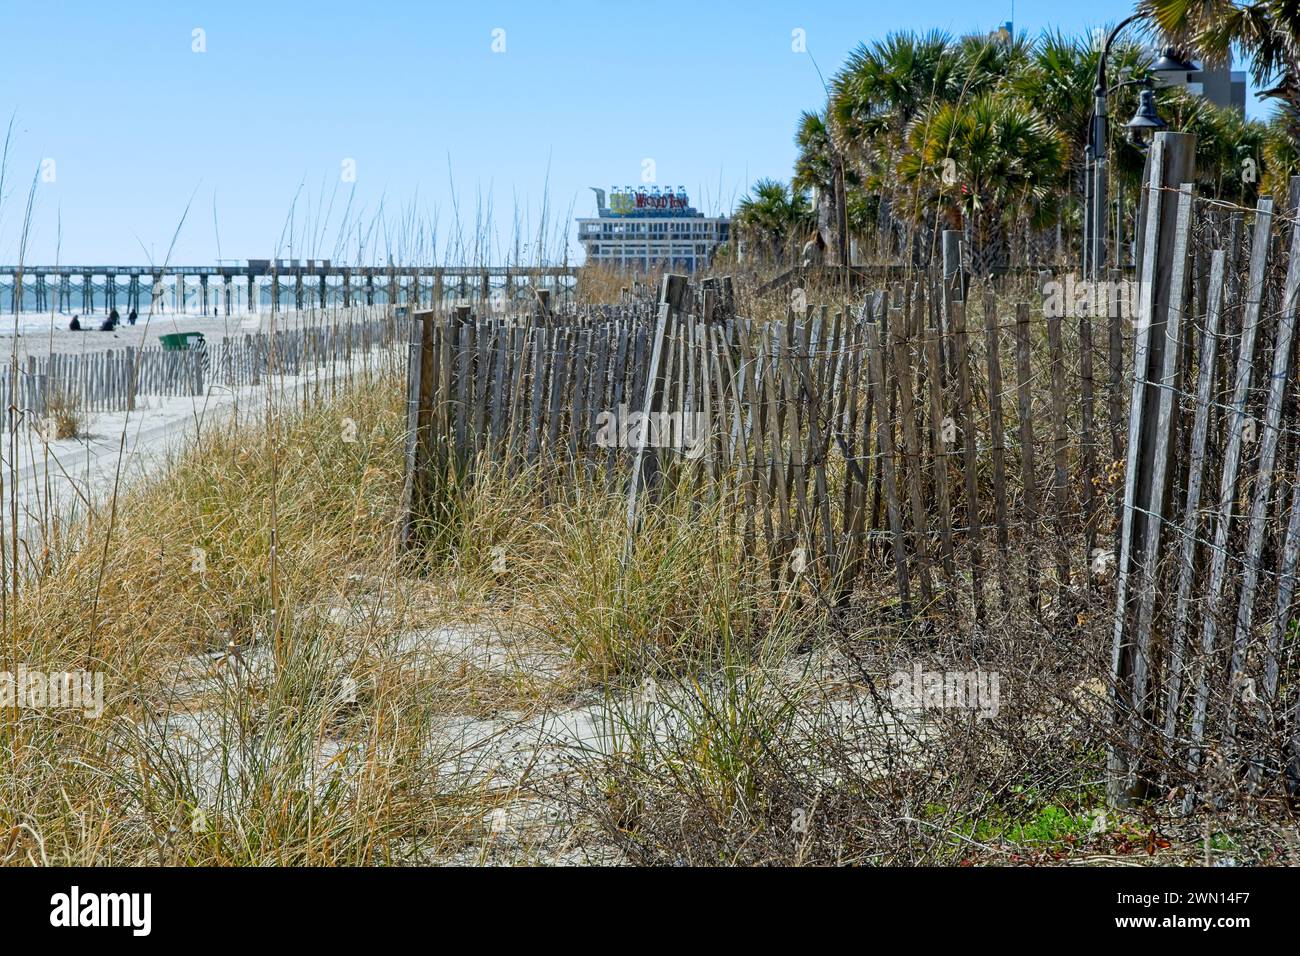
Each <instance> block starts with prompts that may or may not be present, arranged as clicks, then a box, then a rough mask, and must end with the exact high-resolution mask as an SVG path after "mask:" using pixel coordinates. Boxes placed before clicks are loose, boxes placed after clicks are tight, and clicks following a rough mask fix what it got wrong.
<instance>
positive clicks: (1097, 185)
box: [1083, 13, 1192, 281]
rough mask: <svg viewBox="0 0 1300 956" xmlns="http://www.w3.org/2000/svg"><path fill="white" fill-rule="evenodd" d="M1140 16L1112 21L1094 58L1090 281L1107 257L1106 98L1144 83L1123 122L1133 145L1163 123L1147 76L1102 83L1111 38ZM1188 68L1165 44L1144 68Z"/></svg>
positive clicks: (1086, 258) (1086, 234) (1086, 228)
mask: <svg viewBox="0 0 1300 956" xmlns="http://www.w3.org/2000/svg"><path fill="white" fill-rule="evenodd" d="M1141 16H1142V15H1141V14H1138V13H1135V14H1133V15H1132V16H1129V17H1126V18H1125V19H1123V20H1121V21H1120V22H1119V23H1118V24H1116V25H1115V27H1114V29H1112V30H1111V31H1110V33H1109V34H1108V35H1107V36H1106V40H1105V42H1104V43H1103V44H1102V48H1101V55H1100V57H1098V59H1097V82H1096V85H1095V86H1094V87H1093V111H1092V125H1091V129H1090V131H1089V137H1088V147H1087V152H1086V154H1085V160H1086V164H1087V165H1086V170H1087V171H1086V175H1085V186H1084V209H1083V214H1084V215H1083V272H1084V275H1085V276H1087V277H1088V278H1089V279H1092V280H1094V281H1095V280H1099V279H1101V278H1102V269H1103V268H1104V267H1105V265H1106V260H1107V231H1108V230H1107V225H1106V220H1107V216H1106V209H1107V205H1108V203H1109V192H1110V170H1109V164H1108V161H1107V158H1106V136H1107V132H1108V127H1107V100H1108V98H1109V96H1110V94H1111V93H1112V92H1113V91H1114V90H1115V89H1119V87H1121V86H1126V85H1128V84H1129V83H1135V82H1141V83H1142V84H1143V85H1144V86H1145V87H1146V89H1144V90H1143V91H1142V94H1141V96H1140V97H1139V99H1138V108H1137V112H1136V113H1135V114H1134V116H1133V118H1132V119H1131V120H1129V121H1128V123H1126V124H1125V129H1127V130H1128V132H1129V137H1130V139H1131V140H1132V141H1133V142H1134V143H1135V144H1136V145H1142V144H1143V143H1145V142H1147V141H1149V139H1150V137H1151V136H1152V135H1153V134H1154V133H1155V132H1156V131H1157V130H1160V129H1164V127H1165V125H1166V124H1165V122H1164V120H1162V119H1161V118H1160V115H1159V113H1157V112H1156V105H1155V94H1154V92H1153V91H1152V88H1151V81H1150V80H1149V79H1144V80H1141V81H1134V80H1128V81H1125V82H1124V83H1120V84H1118V85H1116V86H1115V87H1113V88H1112V87H1110V86H1108V85H1107V83H1106V61H1107V59H1108V58H1109V57H1110V48H1111V46H1112V44H1114V42H1115V38H1116V37H1117V36H1119V34H1120V32H1121V31H1122V30H1124V29H1125V28H1126V27H1128V26H1129V25H1130V24H1132V23H1133V22H1134V21H1136V20H1138V19H1140V18H1141ZM1191 69H1192V67H1191V66H1190V65H1188V64H1187V63H1184V62H1182V61H1181V60H1179V59H1178V58H1177V57H1176V56H1175V55H1174V50H1173V49H1172V48H1170V47H1166V48H1165V50H1164V52H1163V53H1162V55H1161V56H1160V58H1159V59H1157V60H1156V61H1155V62H1154V63H1152V64H1151V66H1149V67H1148V68H1147V71H1146V72H1147V73H1148V74H1156V75H1161V74H1164V75H1169V74H1172V73H1187V72H1189V71H1190V70H1191Z"/></svg>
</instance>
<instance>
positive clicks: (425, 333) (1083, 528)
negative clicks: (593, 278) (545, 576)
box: [407, 276, 1124, 620]
mask: <svg viewBox="0 0 1300 956" xmlns="http://www.w3.org/2000/svg"><path fill="white" fill-rule="evenodd" d="M416 319H417V321H416V324H415V326H414V328H413V336H414V338H413V340H412V344H411V359H410V362H411V376H410V388H411V391H410V395H409V416H410V424H411V431H410V446H409V447H408V465H409V469H408V471H409V475H410V479H411V480H410V481H409V482H408V494H409V496H410V511H409V514H410V518H411V520H410V521H408V525H407V537H408V540H410V539H413V538H415V537H417V536H418V533H419V523H420V520H421V518H422V516H424V515H425V505H424V500H423V499H424V496H425V495H427V494H428V493H429V491H428V488H429V487H430V475H435V476H436V475H440V474H444V473H449V472H454V473H455V474H456V475H457V476H458V477H459V478H461V479H464V478H465V477H466V476H472V475H473V474H474V472H475V471H476V469H481V468H484V467H489V466H491V465H492V464H495V465H497V466H500V467H503V468H505V469H506V470H507V471H510V470H518V469H522V468H526V467H538V468H551V469H557V471H558V475H559V477H561V478H562V477H563V476H564V475H566V474H567V475H568V476H571V477H572V478H574V479H575V480H576V479H578V478H585V479H588V480H590V479H597V480H601V479H602V477H603V480H604V481H605V482H606V483H607V485H608V486H609V487H611V488H616V489H623V488H626V489H627V492H628V507H629V513H630V517H629V525H630V527H631V526H634V525H635V518H636V515H637V514H638V513H639V512H640V510H641V509H642V507H643V506H646V503H647V502H648V501H653V500H654V498H655V497H656V496H657V495H658V494H660V493H661V492H662V491H663V490H664V489H667V488H670V487H671V488H675V489H679V490H680V489H683V488H686V489H688V490H689V493H692V494H698V495H706V496H710V497H714V498H716V497H719V496H721V497H722V499H723V500H724V501H725V502H726V504H727V506H728V507H729V508H731V509H732V511H733V513H734V521H735V522H736V525H737V526H738V527H739V528H740V529H741V530H742V533H743V535H744V537H745V542H746V545H747V546H746V547H745V549H744V550H745V552H746V553H747V554H749V555H754V556H756V557H757V558H758V560H759V562H760V563H761V564H762V565H763V566H765V567H766V569H767V570H768V571H769V573H770V575H771V578H772V580H773V582H774V583H775V584H776V585H777V586H781V587H787V586H790V585H792V584H794V583H797V582H801V581H802V582H807V583H808V584H810V585H811V586H812V587H814V588H816V589H817V590H818V591H819V592H821V593H822V594H823V595H825V596H826V597H827V598H828V599H833V600H835V601H839V602H843V601H846V600H848V599H849V597H850V594H851V592H852V590H853V588H854V587H855V586H856V585H857V584H858V583H859V582H860V580H861V579H862V578H863V577H864V576H865V575H868V574H871V573H875V572H879V571H884V572H886V573H888V574H890V575H891V576H892V579H893V582H894V586H895V588H896V593H897V597H898V604H899V606H900V608H901V609H902V610H903V611H904V612H906V613H916V614H930V613H936V612H938V611H939V610H941V609H947V610H953V609H960V610H962V612H963V614H965V613H968V612H970V611H973V612H974V614H973V616H974V617H975V618H976V619H978V620H984V619H985V616H986V614H987V612H988V608H989V606H990V603H991V602H992V603H993V604H994V605H995V606H996V607H997V608H1006V607H1008V606H1009V605H1011V604H1012V602H1021V603H1022V606H1024V605H1027V606H1029V607H1031V608H1033V609H1034V610H1037V609H1039V608H1040V606H1041V605H1042V604H1043V603H1045V602H1046V601H1048V600H1055V599H1056V595H1057V593H1058V592H1064V591H1066V590H1068V589H1070V588H1072V587H1086V586H1087V584H1088V573H1087V572H1088V566H1089V560H1088V559H1089V554H1090V549H1091V548H1092V547H1093V546H1094V541H1095V539H1096V537H1097V532H1098V529H1099V528H1100V527H1101V525H1102V521H1103V519H1104V518H1105V517H1106V516H1105V515H1104V514H1103V511H1102V509H1099V508H1098V507H1097V506H1096V501H1097V495H1096V493H1095V487H1096V484H1095V480H1096V479H1098V478H1099V475H1100V474H1101V471H1102V468H1103V466H1104V465H1109V463H1110V460H1111V459H1110V449H1111V448H1112V447H1113V445H1114V444H1115V442H1116V441H1118V439H1117V438H1116V437H1115V436H1116V435H1117V434H1118V432H1119V431H1120V430H1121V429H1122V426H1123V421H1122V418H1121V415H1122V405H1123V401H1124V399H1123V396H1122V392H1123V388H1124V383H1123V380H1122V377H1121V376H1122V354H1123V345H1122V335H1123V329H1122V327H1121V326H1122V324H1123V319H1122V318H1121V319H1116V320H1115V321H1114V323H1113V325H1114V328H1113V329H1111V330H1110V331H1109V332H1108V333H1107V335H1108V339H1107V342H1108V344H1107V345H1106V346H1105V347H1103V348H1099V347H1098V345H1097V344H1096V343H1095V342H1094V341H1093V335H1092V331H1091V322H1090V320H1089V319H1088V318H1086V317H1085V318H1084V319H1083V320H1082V321H1078V320H1075V319H1066V318H1063V317H1054V316H1053V317H1045V316H1044V312H1043V307H1042V304H1041V301H1040V302H1036V303H1035V304H1034V307H1033V308H1031V307H1030V306H1029V305H1028V304H1020V305H1013V306H1011V307H1007V306H1005V305H1003V304H1001V300H999V299H998V298H996V297H994V296H993V295H992V294H991V293H989V294H986V295H981V296H980V297H979V300H978V304H976V303H975V302H971V303H967V302H963V301H959V300H955V299H954V297H953V296H952V295H951V294H949V293H948V292H947V291H946V290H945V288H944V287H943V286H942V284H941V283H938V282H928V281H923V282H917V283H913V284H910V285H898V286H896V287H894V288H892V289H890V290H889V291H888V292H885V291H881V292H879V293H876V294H874V295H872V296H870V297H869V298H868V300H867V301H866V302H865V303H861V304H855V305H854V306H853V307H851V308H849V309H847V310H844V309H840V310H837V311H835V312H833V313H832V311H831V310H830V309H829V308H824V307H823V308H805V309H803V310H801V312H800V314H797V315H796V314H794V313H793V311H792V312H791V314H789V315H788V316H787V318H785V319H784V320H780V321H772V322H766V323H761V322H755V321H752V320H749V319H746V318H744V317H740V316H737V315H735V314H734V313H733V312H732V311H731V310H730V308H729V307H728V306H727V305H726V304H725V302H724V296H723V295H722V294H721V287H701V288H695V289H693V288H691V287H689V286H688V284H687V282H686V280H685V279H684V278H683V277H680V276H669V277H667V278H666V279H665V284H664V289H663V292H662V294H661V296H660V302H659V303H658V304H657V305H651V306H649V307H647V306H644V305H640V304H637V303H624V304H622V305H620V306H617V307H604V308H599V309H589V310H587V311H584V312H578V313H570V314H566V315H550V314H548V313H542V312H539V313H538V314H535V315H525V316H514V317H511V318H494V317H485V318H475V317H473V316H471V315H470V314H468V311H467V310H462V311H461V312H460V313H459V314H447V313H436V312H425V313H417V316H416ZM1067 326H1068V327H1067ZM1108 349H1109V352H1108V351H1107V350H1108ZM1094 352H1096V354H1097V356H1099V357H1100V358H1099V360H1098V361H1097V362H1095V363H1094V361H1093V359H1094ZM1094 364H1096V365H1100V366H1102V367H1103V368H1107V369H1110V370H1112V372H1114V373H1115V375H1114V377H1113V378H1112V379H1109V380H1105V381H1102V382H1099V383H1094V382H1093V380H1092V369H1093V366H1094ZM1004 370H1005V371H1004ZM1107 391H1108V392H1109V395H1110V401H1109V403H1108V407H1109V409H1110V413H1109V417H1107V415H1106V414H1104V413H1103V412H1102V410H1101V409H1100V408H1099V407H1098V405H1099V402H1100V400H1101V398H1103V397H1104V396H1105V393H1106V392H1107ZM1108 432H1109V433H1110V434H1108ZM683 477H684V478H685V479H686V483H685V484H683V483H682V479H683ZM1021 542H1023V543H1025V546H1021V545H1020V543H1021ZM1013 543H1016V546H1015V547H1013Z"/></svg>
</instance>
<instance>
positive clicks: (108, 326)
mask: <svg viewBox="0 0 1300 956" xmlns="http://www.w3.org/2000/svg"><path fill="white" fill-rule="evenodd" d="M115 328H117V319H115V318H113V316H111V315H110V316H109V317H108V318H106V319H104V321H103V322H101V323H100V326H99V331H101V332H112V331H113V329H115Z"/></svg>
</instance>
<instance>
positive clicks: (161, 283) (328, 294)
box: [0, 259, 578, 315]
mask: <svg viewBox="0 0 1300 956" xmlns="http://www.w3.org/2000/svg"><path fill="white" fill-rule="evenodd" d="M577 274H578V270H577V268H576V267H574V266H523V265H503V266H395V265H390V266H350V265H340V264H336V263H333V262H331V261H330V260H328V259H275V260H272V259H248V260H245V261H244V263H243V264H224V265H221V264H219V265H208V266H170V265H169V266H150V265H145V266H75V265H56V266H26V265H25V266H16V265H8V266H0V276H6V277H7V278H8V279H9V282H10V302H9V306H10V311H11V312H13V313H14V314H17V313H18V312H19V311H24V310H23V308H22V307H23V304H24V293H25V291H27V290H28V289H30V290H31V291H32V293H33V298H34V303H33V304H34V306H35V309H34V311H36V312H47V311H51V310H53V311H56V312H64V313H68V312H80V313H82V314H83V315H90V314H93V313H95V312H96V311H97V310H98V311H102V312H105V313H107V312H109V311H111V310H112V309H118V310H119V311H120V312H124V313H125V312H128V311H130V310H132V309H134V310H135V311H136V312H141V313H143V312H148V311H150V309H151V308H152V309H153V311H162V310H163V309H164V308H165V307H166V306H167V305H171V306H172V308H173V309H175V308H176V304H177V303H179V304H180V307H181V309H182V310H186V308H185V305H186V303H187V301H189V299H188V298H187V297H191V296H192V297H193V304H194V305H195V306H197V309H198V311H201V312H202V314H204V315H215V314H224V315H230V314H231V313H232V312H237V311H241V310H240V308H239V299H240V298H241V296H240V294H239V292H238V291H237V289H242V290H244V294H243V296H242V298H243V309H242V311H246V312H255V311H260V308H259V307H260V306H261V305H262V300H263V298H264V297H265V296H264V295H263V293H269V302H268V303H267V305H268V306H269V308H270V310H271V311H273V312H277V311H279V310H280V309H281V308H285V307H290V308H297V309H304V308H312V307H319V308H327V307H328V306H330V305H336V306H342V307H343V308H351V307H352V306H354V305H356V306H360V305H366V306H373V305H377V304H385V303H387V304H404V305H416V306H418V305H432V304H434V303H437V302H445V301H446V300H447V297H448V295H450V296H451V297H453V298H456V299H461V300H465V301H469V300H473V299H479V300H487V299H489V298H490V297H491V296H492V295H493V294H494V290H495V292H497V293H499V294H500V295H501V296H503V297H504V300H505V301H507V302H515V301H518V300H520V299H523V298H528V297H530V296H531V294H532V293H533V292H534V291H536V290H541V289H545V290H547V291H550V292H552V293H553V294H555V295H556V296H557V297H559V296H560V295H561V294H563V293H564V292H565V291H567V290H568V289H570V288H571V287H572V285H573V282H574V281H575V280H576V278H577ZM74 280H76V281H74ZM191 290H194V291H191ZM0 301H2V300H0ZM188 311H192V309H190V310H188Z"/></svg>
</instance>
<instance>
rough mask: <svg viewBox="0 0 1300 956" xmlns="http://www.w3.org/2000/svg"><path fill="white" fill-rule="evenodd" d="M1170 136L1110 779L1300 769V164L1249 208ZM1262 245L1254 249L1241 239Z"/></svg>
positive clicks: (1149, 221) (1268, 775)
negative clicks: (1214, 197) (1219, 191)
mask: <svg viewBox="0 0 1300 956" xmlns="http://www.w3.org/2000/svg"><path fill="white" fill-rule="evenodd" d="M1194 150H1195V139H1194V138H1193V137H1191V136H1186V135H1183V134H1162V135H1161V136H1159V137H1158V138H1157V143H1156V145H1155V146H1154V147H1153V150H1152V153H1151V158H1150V162H1149V165H1148V180H1147V187H1146V190H1145V209H1144V212H1143V217H1142V224H1143V232H1142V236H1141V256H1140V265H1139V270H1140V272H1139V280H1140V288H1141V290H1142V298H1141V307H1140V310H1139V323H1138V326H1137V336H1136V341H1135V344H1134V349H1135V363H1136V364H1135V369H1136V371H1135V375H1134V382H1133V393H1132V407H1133V414H1132V417H1131V422H1130V426H1129V443H1128V448H1127V456H1128V457H1127V466H1126V480H1125V494H1124V502H1123V509H1122V523H1121V537H1120V552H1119V560H1118V576H1117V582H1116V591H1117V600H1116V606H1117V613H1116V620H1115V640H1114V688H1115V721H1116V725H1117V727H1119V728H1121V729H1122V730H1123V734H1124V740H1123V744H1122V745H1120V744H1117V745H1116V746H1115V747H1114V748H1113V749H1112V754H1111V763H1112V771H1113V774H1112V781H1111V782H1112V787H1111V796H1112V799H1114V800H1115V801H1117V802H1127V801H1130V800H1133V799H1137V798H1140V797H1142V796H1144V795H1145V794H1147V793H1149V792H1152V791H1156V792H1165V791H1166V790H1167V789H1170V788H1185V790H1186V803H1187V805H1188V806H1190V804H1191V802H1192V801H1193V799H1194V798H1195V797H1196V795H1197V794H1198V793H1201V794H1204V795H1207V796H1213V797H1216V798H1220V797H1224V796H1226V795H1229V794H1232V793H1242V792H1245V791H1253V790H1257V789H1258V788H1259V787H1260V785H1261V784H1263V783H1264V781H1265V780H1266V779H1267V780H1268V781H1277V780H1279V779H1282V780H1285V781H1286V783H1287V788H1288V789H1289V790H1290V791H1291V792H1292V794H1295V793H1296V792H1297V785H1298V784H1300V756H1298V755H1300V738H1298V737H1297V729H1298V727H1297V717H1298V716H1300V696H1298V693H1297V692H1298V691H1300V687H1298V686H1297V682H1296V679H1297V671H1296V659H1295V631H1296V618H1295V596H1296V595H1295V590H1296V571H1297V565H1298V563H1300V429H1297V428H1296V426H1295V423H1296V416H1297V410H1298V402H1300V394H1298V393H1297V390H1296V388H1295V386H1294V379H1295V372H1294V369H1295V365H1294V353H1295V349H1296V334H1295V333H1296V312H1297V305H1298V304H1300V204H1298V203H1297V198H1300V179H1295V180H1292V183H1291V195H1290V200H1289V202H1288V204H1287V208H1286V209H1285V210H1277V209H1275V208H1274V202H1273V200H1271V199H1267V198H1265V199H1261V200H1260V202H1259V204H1258V207H1257V208H1256V209H1255V210H1253V212H1251V213H1250V215H1249V218H1246V217H1245V216H1243V214H1242V213H1243V211H1232V212H1231V214H1230V215H1226V216H1225V214H1224V209H1223V208H1222V207H1221V206H1220V205H1219V204H1216V203H1214V202H1203V201H1200V200H1198V199H1197V198H1196V196H1195V194H1194V189H1193V187H1192V186H1191V185H1190V181H1191V180H1193V179H1194V165H1193V164H1194V155H1195V152H1194ZM1243 247H1247V248H1248V251H1247V248H1243Z"/></svg>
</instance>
